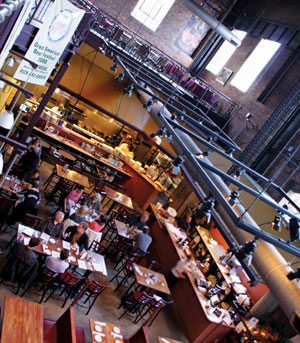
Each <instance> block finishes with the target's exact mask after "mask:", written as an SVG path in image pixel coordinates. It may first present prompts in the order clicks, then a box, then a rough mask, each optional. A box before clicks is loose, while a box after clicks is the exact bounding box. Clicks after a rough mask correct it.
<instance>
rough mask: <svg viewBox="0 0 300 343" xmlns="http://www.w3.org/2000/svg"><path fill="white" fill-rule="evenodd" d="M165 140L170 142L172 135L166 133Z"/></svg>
mask: <svg viewBox="0 0 300 343" xmlns="http://www.w3.org/2000/svg"><path fill="white" fill-rule="evenodd" d="M166 142H167V143H171V142H172V135H171V134H170V133H167V134H166Z"/></svg>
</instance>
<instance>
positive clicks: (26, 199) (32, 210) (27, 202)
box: [8, 181, 41, 224]
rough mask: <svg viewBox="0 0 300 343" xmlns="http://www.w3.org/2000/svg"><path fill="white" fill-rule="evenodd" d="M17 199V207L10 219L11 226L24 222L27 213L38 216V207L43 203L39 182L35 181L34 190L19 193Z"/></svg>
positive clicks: (29, 189)
mask: <svg viewBox="0 0 300 343" xmlns="http://www.w3.org/2000/svg"><path fill="white" fill-rule="evenodd" d="M17 197H18V200H17V202H16V206H15V208H14V209H13V212H12V214H11V215H10V217H9V219H8V222H9V223H10V224H14V223H15V222H22V221H23V219H24V217H25V214H26V213H28V214H33V215H36V214H37V205H38V204H39V203H40V201H41V193H40V190H39V182H38V181H33V183H32V188H27V189H25V191H23V192H20V193H17Z"/></svg>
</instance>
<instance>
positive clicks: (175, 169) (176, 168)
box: [172, 155, 185, 175]
mask: <svg viewBox="0 0 300 343" xmlns="http://www.w3.org/2000/svg"><path fill="white" fill-rule="evenodd" d="M184 160H185V157H184V155H182V156H176V157H175V158H174V160H173V161H172V165H173V169H172V175H178V173H179V172H180V168H181V166H182V164H183V162H184Z"/></svg>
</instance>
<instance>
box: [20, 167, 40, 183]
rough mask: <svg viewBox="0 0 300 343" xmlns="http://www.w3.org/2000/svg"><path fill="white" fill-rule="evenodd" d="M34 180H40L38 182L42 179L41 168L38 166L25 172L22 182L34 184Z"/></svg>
mask: <svg viewBox="0 0 300 343" xmlns="http://www.w3.org/2000/svg"><path fill="white" fill-rule="evenodd" d="M33 181H38V182H41V181H42V178H41V175H40V170H39V169H38V168H36V169H33V170H30V171H29V172H27V173H25V174H24V175H23V177H22V179H21V183H30V184H32V183H33Z"/></svg>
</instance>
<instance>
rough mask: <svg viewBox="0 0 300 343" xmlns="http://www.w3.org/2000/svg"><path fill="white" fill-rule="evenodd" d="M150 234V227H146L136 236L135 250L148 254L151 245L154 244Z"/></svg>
mask: <svg viewBox="0 0 300 343" xmlns="http://www.w3.org/2000/svg"><path fill="white" fill-rule="evenodd" d="M148 233H149V227H148V226H144V227H143V229H142V232H139V233H138V234H137V235H136V236H135V242H134V246H133V250H141V251H143V252H145V253H146V252H147V250H148V248H149V245H150V244H151V242H152V237H150V236H149V235H148Z"/></svg>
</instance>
